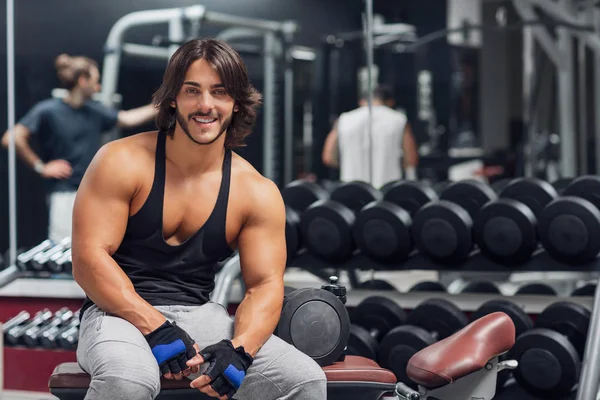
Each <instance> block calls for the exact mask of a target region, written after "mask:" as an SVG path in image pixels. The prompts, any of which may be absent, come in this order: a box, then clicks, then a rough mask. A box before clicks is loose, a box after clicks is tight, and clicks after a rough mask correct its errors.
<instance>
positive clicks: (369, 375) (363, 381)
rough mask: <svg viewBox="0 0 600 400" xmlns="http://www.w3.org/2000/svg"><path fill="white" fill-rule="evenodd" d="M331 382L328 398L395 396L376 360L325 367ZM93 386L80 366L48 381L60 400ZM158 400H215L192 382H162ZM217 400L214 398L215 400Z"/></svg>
mask: <svg viewBox="0 0 600 400" xmlns="http://www.w3.org/2000/svg"><path fill="white" fill-rule="evenodd" d="M323 370H324V372H325V375H326V376H327V381H328V389H327V390H328V393H327V398H328V399H332V400H335V399H340V400H341V399H347V400H352V399H364V400H376V399H379V398H380V397H381V396H382V395H383V394H386V393H393V391H394V388H395V386H396V377H395V376H394V374H393V373H392V372H391V371H389V370H386V369H384V368H381V367H380V366H379V365H378V364H377V363H376V362H375V361H373V360H369V359H367V358H364V357H358V356H347V357H346V359H345V360H344V361H343V362H337V363H334V364H332V365H329V366H327V367H324V368H323ZM89 384H90V376H89V375H88V374H87V373H86V372H84V371H83V370H82V369H81V368H80V367H79V365H78V364H77V363H64V364H60V365H58V366H57V367H56V368H55V369H54V372H53V373H52V375H51V376H50V380H49V382H48V386H49V388H50V392H51V393H52V394H53V395H55V396H56V397H58V398H59V399H60V400H83V398H84V397H85V394H86V392H87V388H88V386H89ZM157 399H161V400H162V399H169V400H178V399H198V400H200V399H206V400H208V399H212V398H211V397H208V396H206V395H204V394H202V393H200V392H198V390H196V389H192V388H190V386H189V380H188V379H183V380H181V381H176V380H171V379H164V378H163V379H162V380H161V392H160V394H159V396H158V397H157ZM213 400H214V399H213Z"/></svg>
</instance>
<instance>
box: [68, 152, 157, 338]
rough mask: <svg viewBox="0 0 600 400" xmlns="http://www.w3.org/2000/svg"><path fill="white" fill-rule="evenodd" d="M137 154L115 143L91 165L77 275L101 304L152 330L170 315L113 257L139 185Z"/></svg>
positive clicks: (81, 210) (81, 194)
mask: <svg viewBox="0 0 600 400" xmlns="http://www.w3.org/2000/svg"><path fill="white" fill-rule="evenodd" d="M135 159H136V158H135V157H134V156H132V154H131V150H128V149H125V148H124V146H123V144H122V143H119V142H112V143H109V144H107V145H105V146H103V147H102V148H101V149H100V150H99V151H98V153H97V154H96V156H95V157H94V160H93V161H92V163H91V164H90V166H89V168H88V170H87V172H86V174H85V176H84V178H83V181H82V183H81V186H80V188H79V190H78V192H77V197H76V200H75V205H74V209H73V233H72V258H73V277H74V278H75V280H76V281H77V283H78V284H79V286H81V288H82V289H83V290H84V291H85V293H86V294H87V295H88V297H89V298H90V299H91V300H92V301H93V302H94V303H95V304H96V305H97V306H98V307H99V308H100V309H102V310H103V311H105V312H107V313H110V314H114V315H117V316H119V317H121V318H123V319H125V320H127V321H129V322H131V323H132V324H133V325H134V326H136V327H137V328H138V329H139V330H140V331H141V332H142V333H143V334H148V333H150V332H151V331H153V330H154V329H156V328H158V327H159V326H160V325H162V324H163V323H164V322H165V317H164V316H163V315H162V314H161V313H160V312H158V311H157V310H156V309H155V308H154V307H152V306H151V305H150V304H148V303H147V302H146V301H145V300H143V299H142V298H141V297H140V296H139V295H138V294H137V293H136V292H135V290H134V287H133V285H132V283H131V280H130V279H129V277H128V276H127V275H125V273H124V272H123V270H122V269H121V268H120V267H119V265H118V264H117V263H116V262H115V261H114V260H113V258H112V257H111V256H112V254H113V253H114V252H115V251H116V250H117V248H118V247H119V244H120V243H121V241H122V239H123V236H124V234H125V229H126V226H127V219H128V218H129V203H130V201H131V199H132V197H133V196H134V194H135V192H136V190H137V183H136V178H135V176H134V175H135V172H134V171H135V169H136V168H139V167H138V166H137V165H136V164H135V163H136V161H135Z"/></svg>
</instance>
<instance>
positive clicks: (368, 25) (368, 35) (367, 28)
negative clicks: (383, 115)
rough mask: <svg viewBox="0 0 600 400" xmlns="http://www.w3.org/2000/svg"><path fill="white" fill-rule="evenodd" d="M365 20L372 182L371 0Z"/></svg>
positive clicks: (370, 177)
mask: <svg viewBox="0 0 600 400" xmlns="http://www.w3.org/2000/svg"><path fill="white" fill-rule="evenodd" d="M365 5H366V16H367V18H366V20H365V35H366V39H367V40H366V44H367V88H368V89H367V90H368V103H369V120H368V121H369V122H368V127H367V134H368V135H369V146H368V148H369V183H371V184H373V80H372V74H373V0H365Z"/></svg>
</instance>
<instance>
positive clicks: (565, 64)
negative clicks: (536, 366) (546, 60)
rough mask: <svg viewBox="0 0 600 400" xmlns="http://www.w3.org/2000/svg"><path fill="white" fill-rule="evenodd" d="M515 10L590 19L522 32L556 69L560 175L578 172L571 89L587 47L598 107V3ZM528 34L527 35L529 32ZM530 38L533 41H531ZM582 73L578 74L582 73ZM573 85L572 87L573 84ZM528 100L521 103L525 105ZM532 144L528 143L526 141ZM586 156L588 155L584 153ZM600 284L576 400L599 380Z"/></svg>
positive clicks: (599, 160)
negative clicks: (585, 27) (553, 33)
mask: <svg viewBox="0 0 600 400" xmlns="http://www.w3.org/2000/svg"><path fill="white" fill-rule="evenodd" d="M512 3H513V5H514V7H515V9H516V10H517V12H518V13H519V15H520V16H521V18H523V19H524V20H532V19H535V18H534V17H535V11H534V9H533V6H536V7H539V8H540V9H541V10H543V11H544V12H546V13H548V14H549V15H551V16H552V17H554V18H557V19H559V20H561V21H563V22H565V23H567V24H571V25H582V24H584V23H588V24H589V23H592V24H593V26H594V32H585V31H582V30H570V29H569V28H568V27H564V26H561V27H558V28H557V29H556V31H557V34H558V35H557V36H558V41H557V42H555V41H554V40H553V39H552V38H551V36H550V34H549V33H548V32H547V31H545V30H544V29H543V28H541V27H535V28H533V27H525V28H524V34H525V35H524V36H525V39H527V35H530V34H531V35H532V37H533V38H535V39H537V42H538V43H539V44H540V46H541V47H542V48H543V49H544V50H545V52H546V53H547V54H548V56H549V57H550V59H551V60H552V61H553V62H554V65H555V66H556V68H557V72H558V99H557V101H558V104H557V107H558V114H559V127H560V131H561V132H562V135H561V142H560V143H561V144H560V147H561V151H560V155H561V160H560V163H561V172H562V175H563V176H577V161H576V160H577V159H578V157H577V151H576V149H577V144H578V143H577V138H576V135H575V131H576V129H575V128H576V126H577V124H576V119H575V118H576V111H575V101H576V89H575V88H576V87H579V89H580V91H581V89H584V88H585V86H586V79H585V75H586V74H585V73H586V70H585V61H586V60H585V51H586V48H590V49H591V50H592V51H593V53H594V54H595V56H594V61H595V68H594V71H595V72H594V73H595V87H594V104H595V107H596V108H598V106H599V105H600V79H599V78H600V35H599V34H600V10H599V9H598V7H594V1H591V0H588V1H586V2H585V4H584V7H583V8H582V9H581V10H580V11H578V10H576V9H575V5H574V2H573V1H572V0H513V1H512ZM528 32H531V33H528ZM573 39H577V40H578V44H579V57H578V60H577V61H578V70H579V74H580V76H579V80H578V82H575V79H574V76H575V67H574V51H573ZM532 42H533V40H532ZM530 47H533V46H524V63H525V64H524V65H525V67H526V70H525V79H524V89H525V94H526V95H527V94H528V90H527V86H526V85H528V84H529V83H530V79H531V77H532V74H533V68H531V70H529V69H528V68H527V67H529V66H530V65H529V63H530V62H531V58H532V57H533V56H532V55H531V53H529V54H526V52H528V51H532V49H531V48H530ZM582 75H583V76H582ZM576 85H577V86H576ZM579 99H580V104H579V107H580V108H581V110H579V120H580V135H581V136H582V137H581V138H580V141H579V147H580V151H582V152H587V132H586V131H587V129H586V125H587V114H586V110H585V108H586V101H585V100H586V97H585V93H579ZM528 100H529V97H527V96H526V98H525V103H526V104H527V103H528ZM528 106H529V104H527V105H526V108H527V109H528V108H529V107H528ZM598 114H600V113H596V116H595V128H596V129H595V130H594V131H595V132H598V130H599V128H600V116H599V115H598ZM532 135H535V132H534V131H531V132H529V136H532ZM531 144H532V142H531V141H530V145H531ZM586 157H587V154H586ZM595 158H596V159H595V161H596V167H597V171H600V139H599V138H596V148H595ZM580 169H581V170H582V171H581V172H583V173H585V172H586V170H587V166H586V165H580ZM599 313H600V286H599V287H598V289H597V290H596V293H595V298H594V307H593V310H592V319H591V322H590V327H589V331H588V336H587V341H586V346H585V355H584V359H583V360H582V362H583V365H582V369H581V377H580V381H579V390H578V391H577V400H584V399H585V400H588V399H595V398H596V395H597V393H598V386H599V384H598V382H599V381H600V360H599V359H598V356H597V355H598V352H599V351H600V336H599V335H600V315H599Z"/></svg>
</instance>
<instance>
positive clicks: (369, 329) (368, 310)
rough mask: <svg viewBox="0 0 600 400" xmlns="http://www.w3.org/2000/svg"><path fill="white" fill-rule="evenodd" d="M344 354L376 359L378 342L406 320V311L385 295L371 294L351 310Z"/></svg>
mask: <svg viewBox="0 0 600 400" xmlns="http://www.w3.org/2000/svg"><path fill="white" fill-rule="evenodd" d="M350 321H351V322H352V324H351V325H350V337H349V339H348V347H347V349H346V354H348V355H356V356H363V357H366V358H369V359H371V360H377V353H378V348H379V342H380V341H381V339H382V338H383V337H384V336H385V335H386V334H387V333H388V332H389V331H390V330H391V329H392V328H394V327H396V326H400V325H402V324H404V323H405V322H406V312H404V310H403V309H402V307H400V306H399V305H398V304H397V303H396V302H395V301H393V300H391V299H388V298H387V297H381V296H372V297H367V298H366V299H364V300H363V301H361V302H360V303H359V304H358V306H356V308H355V309H354V310H353V311H352V314H351V319H350Z"/></svg>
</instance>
